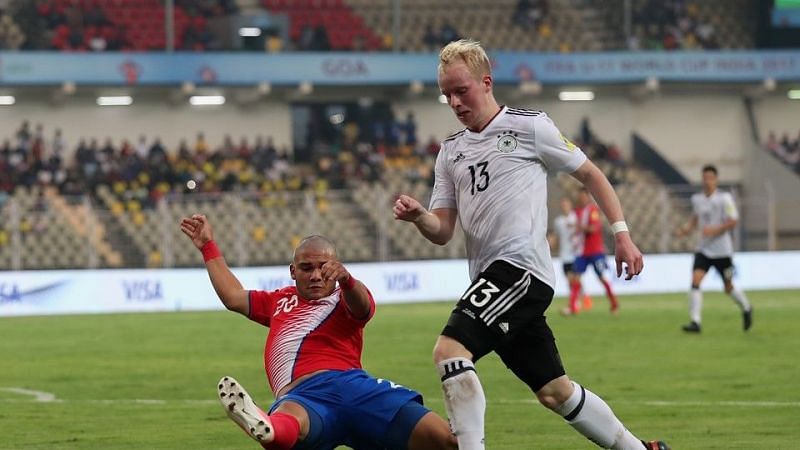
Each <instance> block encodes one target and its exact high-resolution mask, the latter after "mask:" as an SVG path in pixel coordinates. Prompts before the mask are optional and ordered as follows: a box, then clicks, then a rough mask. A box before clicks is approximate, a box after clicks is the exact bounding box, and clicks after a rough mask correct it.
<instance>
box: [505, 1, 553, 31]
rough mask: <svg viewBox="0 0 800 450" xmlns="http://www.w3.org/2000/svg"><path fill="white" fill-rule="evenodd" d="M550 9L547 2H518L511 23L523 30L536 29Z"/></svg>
mask: <svg viewBox="0 0 800 450" xmlns="http://www.w3.org/2000/svg"><path fill="white" fill-rule="evenodd" d="M549 9H550V5H549V2H548V0H518V1H517V6H516V7H515V8H514V16H513V21H514V23H515V24H516V25H519V26H520V27H522V28H525V29H533V30H535V29H537V28H538V27H539V25H540V24H541V22H542V20H543V19H544V18H545V17H546V16H547V12H548V11H549Z"/></svg>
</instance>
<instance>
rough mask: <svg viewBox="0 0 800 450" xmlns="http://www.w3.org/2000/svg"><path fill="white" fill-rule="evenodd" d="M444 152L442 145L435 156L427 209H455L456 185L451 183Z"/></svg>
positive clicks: (451, 179)
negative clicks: (431, 189)
mask: <svg viewBox="0 0 800 450" xmlns="http://www.w3.org/2000/svg"><path fill="white" fill-rule="evenodd" d="M445 153H447V152H446V151H445V146H444V145H442V149H441V150H440V151H439V154H438V155H437V156H436V166H435V167H434V182H433V191H432V192H431V203H430V207H429V208H428V209H438V208H448V209H457V206H456V186H455V184H454V183H453V178H452V177H451V176H450V172H449V171H448V170H447V157H446V156H445Z"/></svg>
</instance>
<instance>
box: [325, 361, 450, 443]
mask: <svg viewBox="0 0 800 450" xmlns="http://www.w3.org/2000/svg"><path fill="white" fill-rule="evenodd" d="M340 379H341V380H342V381H341V382H340V383H339V384H338V395H336V396H335V398H338V399H340V400H339V405H338V407H337V408H336V409H337V411H339V414H340V415H342V416H343V418H342V421H341V422H342V425H341V427H342V428H344V429H346V430H347V442H345V444H346V445H349V446H350V447H352V448H354V449H357V450H373V449H378V448H379V449H386V450H407V449H409V448H411V449H430V450H445V449H456V448H457V441H456V438H455V436H453V433H452V432H451V431H450V426H449V425H448V424H447V422H446V421H445V420H444V419H442V418H441V417H440V416H438V415H437V414H436V413H434V412H432V411H431V410H430V409H428V408H426V407H425V406H424V405H423V404H422V395H420V394H419V393H418V392H416V391H414V390H411V389H409V388H407V387H405V386H402V385H399V384H396V383H394V382H392V381H390V380H386V379H382V378H375V377H372V376H370V375H369V374H367V373H366V372H365V371H363V370H348V371H345V372H344V373H343V374H342V376H341V377H340Z"/></svg>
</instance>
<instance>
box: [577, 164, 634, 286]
mask: <svg viewBox="0 0 800 450" xmlns="http://www.w3.org/2000/svg"><path fill="white" fill-rule="evenodd" d="M572 176H573V177H574V178H575V179H577V180H578V181H580V182H581V183H583V185H584V186H586V189H588V190H589V192H590V193H591V194H592V196H593V197H594V199H595V200H596V201H597V205H598V206H599V207H600V210H601V211H603V214H605V215H606V218H607V219H608V221H609V223H611V224H612V229H613V228H615V227H617V226H621V225H615V224H623V225H624V224H625V217H624V216H623V214H622V205H620V203H619V197H617V193H616V192H614V188H613V187H611V183H609V182H608V178H606V176H605V175H604V174H603V172H602V171H601V170H600V169H598V168H597V166H595V165H594V163H593V162H591V161H589V160H588V159H587V160H586V161H585V162H584V163H583V164H581V166H580V167H578V169H577V170H576V171H574V172H572ZM624 228H625V229H624V230H622V231H621V230H619V229H614V253H615V256H616V262H617V276H621V275H622V268H623V263H624V264H625V273H626V276H625V279H626V280H630V279H631V278H633V276H634V275H639V274H640V273H641V272H642V269H643V268H644V260H643V258H642V253H641V252H640V251H639V249H638V248H637V247H636V244H634V243H633V240H632V239H631V235H630V232H629V231H628V230H627V226H624Z"/></svg>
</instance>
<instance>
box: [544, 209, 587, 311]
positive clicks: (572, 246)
mask: <svg viewBox="0 0 800 450" xmlns="http://www.w3.org/2000/svg"><path fill="white" fill-rule="evenodd" d="M559 207H560V208H561V215H559V216H556V218H554V219H553V229H554V230H555V237H556V239H557V241H558V258H559V259H560V260H561V267H562V270H563V271H564V276H565V277H566V278H567V283H568V284H569V290H570V295H569V306H568V307H566V308H565V309H563V310H561V313H562V314H564V315H573V314H577V313H578V311H580V310H581V309H587V310H588V309H590V308H591V307H592V300H591V298H589V296H588V295H585V294H584V292H583V287H582V286H581V276H580V274H579V273H577V272H576V271H575V257H576V256H577V255H578V254H580V253H581V247H582V242H581V241H582V239H581V236H579V234H578V232H577V228H578V215H577V214H575V208H573V206H572V200H570V198H569V197H562V198H561V201H560V202H559ZM579 299H580V300H581V305H580V307H579V306H578V300H579Z"/></svg>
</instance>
